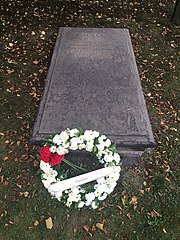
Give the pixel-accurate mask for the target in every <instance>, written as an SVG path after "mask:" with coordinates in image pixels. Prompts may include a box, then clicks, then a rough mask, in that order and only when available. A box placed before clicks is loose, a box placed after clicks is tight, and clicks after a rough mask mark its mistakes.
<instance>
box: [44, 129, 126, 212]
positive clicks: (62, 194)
mask: <svg viewBox="0 0 180 240" xmlns="http://www.w3.org/2000/svg"><path fill="white" fill-rule="evenodd" d="M69 150H85V151H88V152H91V153H93V155H94V156H95V157H96V159H97V160H98V165H103V166H104V167H110V168H112V171H111V173H110V174H109V175H107V176H104V177H100V178H98V179H96V180H94V181H93V182H89V183H86V184H83V185H81V186H75V187H72V188H70V189H66V190H64V191H53V190H52V187H51V186H52V185H54V184H55V183H58V182H60V181H63V180H65V179H67V172H68V170H67V169H66V170H64V169H65V168H64V166H65V165H63V164H65V163H66V164H68V167H69V166H71V167H72V168H73V169H83V170H84V168H82V167H80V166H76V165H74V164H73V163H72V162H70V161H68V160H66V159H65V155H66V154H67V153H68V152H69ZM60 163H61V164H60ZM66 167H67V165H66ZM40 169H41V170H42V171H41V172H42V173H41V179H42V182H43V184H44V186H45V188H47V190H48V191H49V192H50V194H51V195H52V196H53V198H57V199H58V200H59V201H62V202H63V203H64V204H65V205H66V206H67V207H71V206H73V205H74V207H76V208H82V207H85V206H89V207H90V208H93V209H95V208H97V207H98V206H99V202H100V201H102V200H104V199H106V197H107V196H108V195H109V194H110V193H112V191H113V190H114V188H115V186H116V184H117V180H118V179H119V176H120V171H121V168H120V156H119V154H118V153H117V152H116V148H115V145H114V144H113V143H112V142H111V141H110V140H109V139H108V138H107V137H106V136H105V135H100V133H99V132H97V131H93V130H85V131H83V130H81V129H77V128H75V129H66V130H64V131H62V132H61V133H60V134H54V135H52V136H50V137H49V138H48V139H47V141H46V143H45V144H44V146H43V147H42V148H41V149H40Z"/></svg>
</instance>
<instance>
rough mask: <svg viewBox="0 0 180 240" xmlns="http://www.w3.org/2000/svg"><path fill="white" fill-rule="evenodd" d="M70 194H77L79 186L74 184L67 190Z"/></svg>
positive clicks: (79, 189)
mask: <svg viewBox="0 0 180 240" xmlns="http://www.w3.org/2000/svg"><path fill="white" fill-rule="evenodd" d="M69 191H70V192H71V193H72V194H78V193H79V192H80V191H81V187H79V186H75V187H72V188H71V189H70V190H69Z"/></svg>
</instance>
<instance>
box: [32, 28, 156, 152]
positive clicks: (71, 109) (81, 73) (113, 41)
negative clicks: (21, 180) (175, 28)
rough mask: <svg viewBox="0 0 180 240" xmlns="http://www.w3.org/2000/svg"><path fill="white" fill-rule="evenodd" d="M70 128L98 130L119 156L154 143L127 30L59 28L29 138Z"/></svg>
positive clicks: (41, 138)
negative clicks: (116, 150) (112, 145)
mask: <svg viewBox="0 0 180 240" xmlns="http://www.w3.org/2000/svg"><path fill="white" fill-rule="evenodd" d="M75 127H81V128H83V129H84V130H86V129H92V130H97V131H100V132H102V133H103V134H105V135H107V136H108V138H110V139H111V140H113V141H115V142H116V145H117V148H118V151H119V153H120V154H122V155H123V154H124V156H135V155H136V153H138V154H139V152H144V151H145V150H146V149H151V148H153V147H154V146H155V141H154V138H153V134H152V130H151V125H150V121H149V117H148V113H147V109H146V105H145V101H144V97H143V93H142V89H141V83H140V79H139V75H138V70H137V66H136V62H135V57H134V53H133V49H132V44H131V39H130V35H129V31H128V30H127V29H118V28H116V29H113V28H111V29H108V28H101V29H100V28H60V31H59V34H58V37H57V41H56V45H55V49H54V53H53V56H52V60H51V64H50V68H49V72H48V77H47V83H46V86H45V89H44V94H43V97H42V100H41V103H40V107H39V112H38V115H37V119H36V122H35V125H34V129H33V134H32V138H31V141H30V142H31V143H33V144H37V145H38V144H41V143H42V142H43V141H44V140H45V138H46V137H48V136H49V135H50V134H52V133H54V132H55V131H58V132H61V131H62V130H64V129H66V128H70V129H71V128H75Z"/></svg>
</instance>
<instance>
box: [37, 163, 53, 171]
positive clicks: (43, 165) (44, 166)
mask: <svg viewBox="0 0 180 240" xmlns="http://www.w3.org/2000/svg"><path fill="white" fill-rule="evenodd" d="M39 167H40V169H41V170H42V171H43V172H45V173H46V172H49V171H50V169H51V166H50V165H49V163H46V162H44V161H40V166H39Z"/></svg>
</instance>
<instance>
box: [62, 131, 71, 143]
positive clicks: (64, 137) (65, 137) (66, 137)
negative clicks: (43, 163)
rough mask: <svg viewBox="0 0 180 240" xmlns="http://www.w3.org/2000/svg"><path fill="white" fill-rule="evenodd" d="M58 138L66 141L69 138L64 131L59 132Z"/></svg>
mask: <svg viewBox="0 0 180 240" xmlns="http://www.w3.org/2000/svg"><path fill="white" fill-rule="evenodd" d="M60 138H61V140H62V141H63V142H66V141H67V140H68V139H69V135H68V134H67V132H66V131H63V132H61V134H60Z"/></svg>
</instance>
